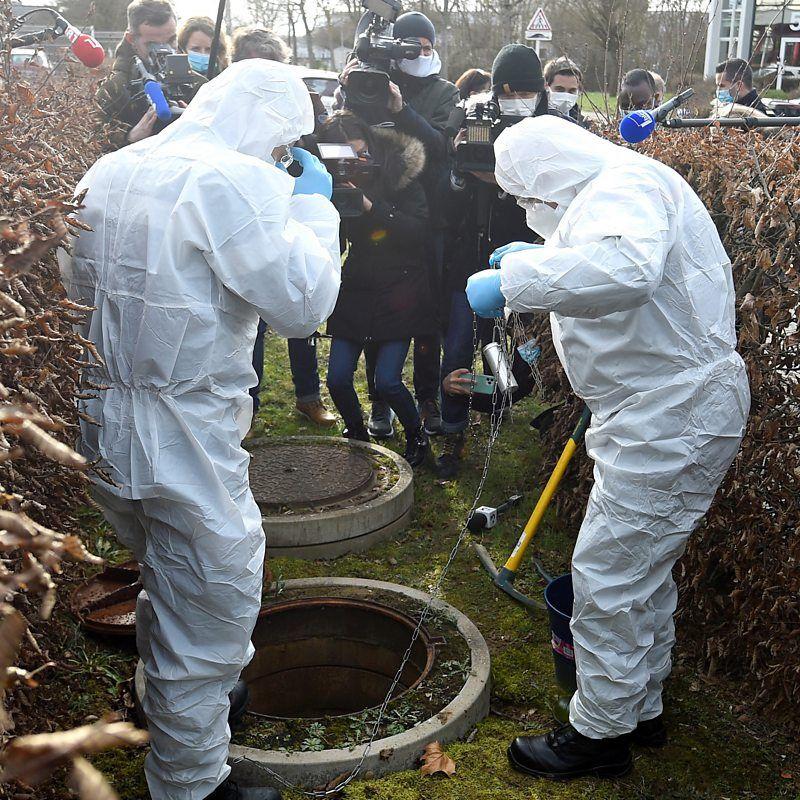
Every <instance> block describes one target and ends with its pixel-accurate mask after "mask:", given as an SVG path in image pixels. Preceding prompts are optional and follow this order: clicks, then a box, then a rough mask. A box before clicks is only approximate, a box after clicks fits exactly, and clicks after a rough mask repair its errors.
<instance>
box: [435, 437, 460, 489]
mask: <svg viewBox="0 0 800 800" xmlns="http://www.w3.org/2000/svg"><path fill="white" fill-rule="evenodd" d="M463 450H464V432H463V431H461V432H459V433H446V434H445V435H444V446H443V447H442V452H441V455H440V456H439V457H438V458H437V459H436V475H437V476H438V477H439V478H441V479H442V480H444V481H451V480H453V478H456V477H458V471H459V469H460V467H461V453H462V451H463Z"/></svg>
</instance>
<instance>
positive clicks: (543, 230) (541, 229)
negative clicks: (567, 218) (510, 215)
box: [517, 197, 566, 239]
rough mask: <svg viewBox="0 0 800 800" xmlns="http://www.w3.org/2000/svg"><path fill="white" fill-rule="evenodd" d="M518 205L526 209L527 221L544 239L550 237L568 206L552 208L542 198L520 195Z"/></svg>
mask: <svg viewBox="0 0 800 800" xmlns="http://www.w3.org/2000/svg"><path fill="white" fill-rule="evenodd" d="M517 205H518V206H519V207H520V208H524V209H525V223H526V224H527V226H528V227H529V228H530V229H531V230H532V231H535V232H536V233H538V234H539V236H541V237H542V238H543V239H549V238H550V237H551V236H552V235H553V234H554V233H555V230H556V228H557V227H558V223H559V222H561V217H563V216H564V212H565V211H566V208H561V207H560V206H558V207H556V208H551V207H550V206H549V205H547V203H543V202H542V201H541V200H535V199H533V198H530V197H518V198H517Z"/></svg>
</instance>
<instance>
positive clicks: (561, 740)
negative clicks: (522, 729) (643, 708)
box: [508, 725, 633, 780]
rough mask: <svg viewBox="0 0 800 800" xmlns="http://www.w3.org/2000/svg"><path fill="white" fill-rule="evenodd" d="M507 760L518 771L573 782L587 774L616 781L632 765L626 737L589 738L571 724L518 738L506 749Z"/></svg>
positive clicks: (628, 742) (538, 776)
mask: <svg viewBox="0 0 800 800" xmlns="http://www.w3.org/2000/svg"><path fill="white" fill-rule="evenodd" d="M508 760H509V761H510V762H511V766H512V767H513V768H514V769H516V770H518V771H519V772H524V773H526V774H527V775H533V776H535V777H537V778H551V779H553V780H572V779H573V778H582V777H584V776H586V775H595V776H597V777H599V778H618V777H620V776H622V775H625V774H626V773H627V772H629V771H630V769H631V766H632V765H633V759H632V758H631V748H630V741H629V740H628V738H627V737H625V736H617V737H615V738H613V739H589V738H588V737H587V736H583V735H582V734H580V733H578V731H576V730H575V728H573V727H572V725H564V726H562V727H561V728H557V729H556V730H554V731H551V732H550V733H545V734H544V735H543V736H519V737H517V738H516V739H514V741H513V742H512V743H511V747H509V748H508Z"/></svg>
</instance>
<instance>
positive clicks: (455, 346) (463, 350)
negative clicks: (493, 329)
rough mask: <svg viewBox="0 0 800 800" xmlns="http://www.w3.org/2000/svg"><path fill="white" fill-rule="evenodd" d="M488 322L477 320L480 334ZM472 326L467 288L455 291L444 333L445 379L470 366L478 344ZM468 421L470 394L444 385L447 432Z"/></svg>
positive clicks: (444, 419) (444, 420)
mask: <svg viewBox="0 0 800 800" xmlns="http://www.w3.org/2000/svg"><path fill="white" fill-rule="evenodd" d="M485 328H486V326H485V325H484V324H483V321H482V320H479V321H478V336H479V337H480V336H481V333H482V329H484V330H485ZM473 339H474V331H473V327H472V309H471V308H470V305H469V302H468V301H467V293H466V292H464V291H459V292H453V294H452V295H451V296H450V315H449V318H448V322H447V332H446V333H445V335H444V355H443V356H442V380H444V379H445V378H446V377H447V376H448V375H449V374H450V373H451V372H452V371H453V370H456V369H471V368H472V360H473V347H474V346H475V342H474V341H473ZM468 425H469V397H466V396H463V395H452V394H447V392H445V391H444V388H442V430H443V431H444V432H445V433H460V432H461V431H464V430H466V429H467V426H468Z"/></svg>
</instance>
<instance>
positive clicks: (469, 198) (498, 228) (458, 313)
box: [436, 44, 560, 480]
mask: <svg viewBox="0 0 800 800" xmlns="http://www.w3.org/2000/svg"><path fill="white" fill-rule="evenodd" d="M477 99H483V100H486V101H490V100H492V99H494V100H496V101H497V104H498V105H499V110H500V113H501V115H502V120H503V123H504V124H506V125H511V124H515V123H516V122H519V121H520V120H521V119H523V118H525V117H532V116H540V115H541V114H547V113H548V95H547V92H546V91H545V81H544V75H543V74H542V65H541V62H540V61H539V57H538V56H537V55H536V51H535V50H534V49H533V48H531V47H526V46H525V45H521V44H510V45H506V46H505V47H504V48H503V49H502V50H501V51H500V52H499V53H498V54H497V57H496V58H495V60H494V64H493V65H492V93H491V97H490V96H488V95H485V96H484V97H483V98H479V96H476V97H474V98H473V99H472V101H471V102H475V101H476V100H477ZM468 102H470V101H468ZM550 113H558V112H552V111H551V112H550ZM559 116H560V115H559ZM462 136H463V132H462V133H460V134H459V136H458V137H456V142H457V143H458V141H459V138H460V137H462ZM488 149H489V150H491V148H490V147H489V148H488ZM491 157H492V160H493V153H492V154H491ZM448 209H449V213H450V214H451V220H450V221H451V231H452V233H451V238H449V239H448V246H447V253H446V260H445V288H446V297H448V298H449V301H448V302H449V304H448V308H449V314H448V319H447V328H446V333H445V337H444V356H443V358H442V377H443V382H442V430H443V432H444V443H443V447H442V452H441V453H440V455H439V457H438V458H437V459H436V471H437V473H438V475H439V477H440V478H443V479H446V480H447V479H452V478H455V477H456V476H457V474H458V471H459V467H460V460H461V453H462V450H463V446H464V431H465V430H466V429H467V425H468V423H469V392H468V391H464V386H463V384H462V383H461V381H462V380H463V375H464V373H465V372H466V371H468V370H469V368H470V367H471V365H472V361H473V344H474V342H473V314H472V309H471V308H470V306H469V303H468V302H467V296H466V293H465V289H466V283H467V278H468V277H469V276H470V275H471V274H472V273H473V272H477V271H478V270H480V269H484V268H485V267H486V264H487V259H488V256H489V253H490V252H492V251H494V250H496V249H497V248H499V247H502V246H503V245H506V244H508V243H510V242H516V241H524V242H534V241H535V240H536V234H534V233H533V232H532V231H531V230H530V228H528V226H527V224H526V222H525V211H524V210H523V209H522V208H520V207H519V206H518V205H517V204H516V201H515V200H514V198H513V197H509V196H507V195H505V194H503V193H501V192H500V191H499V190H498V188H497V185H496V183H495V180H494V173H493V166H489V165H487V168H486V170H485V171H478V172H473V173H471V174H470V175H469V176H467V180H466V183H465V186H464V188H463V189H462V190H460V191H456V192H453V193H452V194H451V196H450V201H449V202H448ZM490 332H491V326H487V325H486V324H485V323H484V324H482V325H481V328H480V330H479V335H481V338H482V339H483V338H485V335H487V334H488V335H489V336H490Z"/></svg>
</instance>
